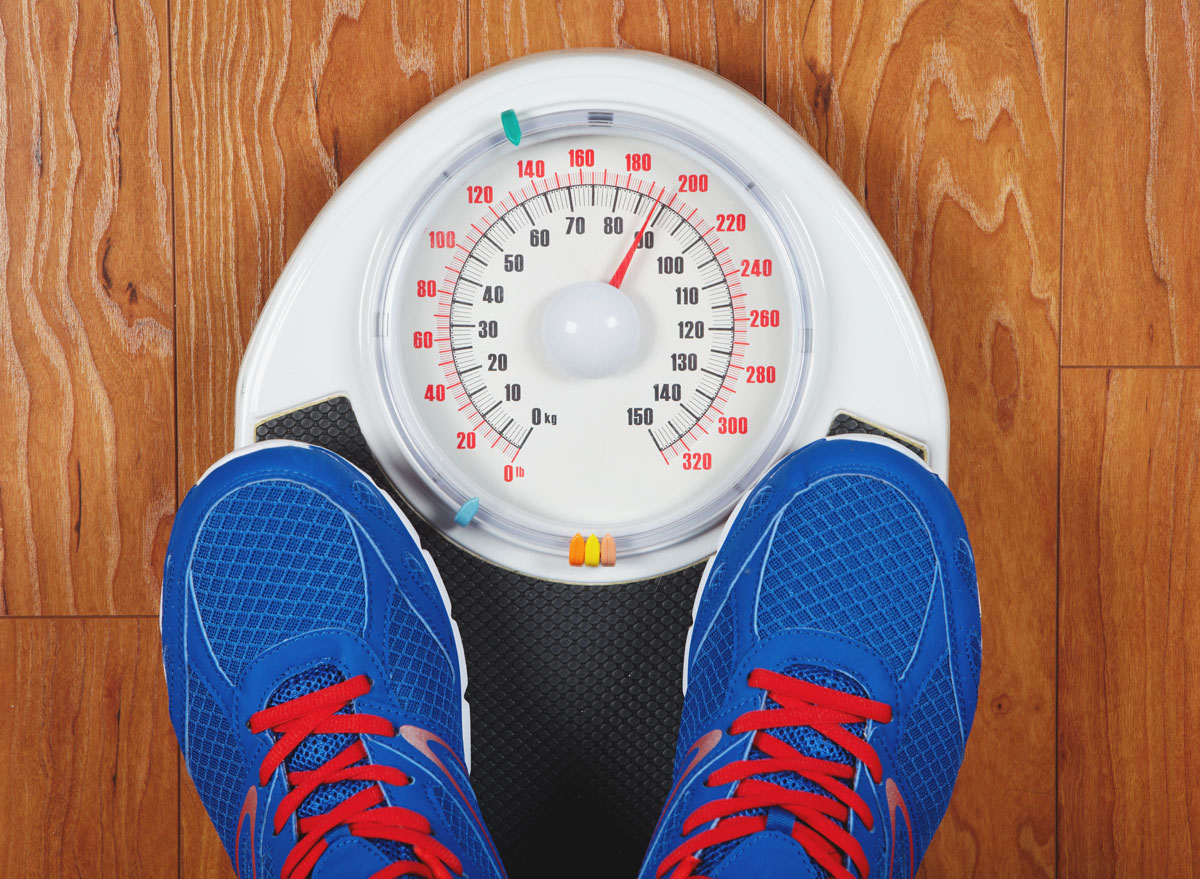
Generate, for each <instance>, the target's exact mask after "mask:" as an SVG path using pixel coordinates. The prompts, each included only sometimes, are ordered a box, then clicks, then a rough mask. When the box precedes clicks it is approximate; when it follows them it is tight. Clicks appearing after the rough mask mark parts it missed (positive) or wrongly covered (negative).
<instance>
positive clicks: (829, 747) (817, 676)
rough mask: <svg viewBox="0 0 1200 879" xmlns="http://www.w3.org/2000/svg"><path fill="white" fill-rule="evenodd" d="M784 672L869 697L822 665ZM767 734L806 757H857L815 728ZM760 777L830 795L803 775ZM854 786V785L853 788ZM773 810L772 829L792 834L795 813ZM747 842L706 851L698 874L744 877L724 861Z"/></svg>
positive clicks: (859, 727) (802, 876)
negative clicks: (728, 870)
mask: <svg viewBox="0 0 1200 879" xmlns="http://www.w3.org/2000/svg"><path fill="white" fill-rule="evenodd" d="M782 672H783V674H785V675H788V676H789V677H793V678H796V679H797V680H801V681H805V682H806V683H810V684H816V685H817V686H818V687H826V688H827V689H830V690H836V691H838V692H839V693H849V694H850V695H852V696H866V695H867V693H866V690H864V689H863V688H862V686H860V685H859V684H858V683H857V682H856V681H854V680H853V679H851V678H850V677H848V676H846V675H844V674H842V673H841V672H838V671H833V670H830V669H827V668H822V667H820V666H813V665H793V666H789V667H788V668H785V669H782ZM764 707H765V708H778V707H779V705H778V703H776V702H775V701H773V700H771V699H768V700H767V703H766V705H765V706H764ZM865 726H866V725H865V724H862V723H856V724H851V725H848V726H847V727H846V729H847V730H849V731H850V732H852V733H853V734H854V735H856V736H860V737H861V736H862V735H864V733H865V732H866V729H865ZM767 732H768V733H769V734H770V735H773V736H774V737H775V738H777V739H779V740H780V741H781V742H784V743H786V744H788V745H791V746H792V747H793V748H795V749H796V750H797V751H799V752H800V753H801V754H803V755H805V756H806V757H815V758H816V759H818V760H830V761H833V762H837V763H851V764H853V760H854V758H853V756H852V755H851V754H850V752H849V751H847V750H846V749H845V748H843V747H842V746H841V745H838V744H836V743H834V742H833V741H831V740H830V739H828V738H826V737H825V736H823V735H821V733H819V732H817V731H816V730H815V729H813V728H812V727H808V726H800V727H796V726H785V727H779V728H777V729H772V730H767ZM766 756H767V755H765V754H763V753H762V752H761V751H752V752H751V754H750V757H749V759H751V760H762V759H766ZM759 778H761V779H762V780H763V781H769V782H771V783H772V784H777V785H779V786H780V787H782V788H787V789H788V790H801V791H806V792H808V793H816V794H821V795H822V796H828V794H827V792H826V791H825V789H824V788H822V787H821V786H819V785H817V784H816V783H814V782H812V781H809V780H808V779H807V778H804V777H803V776H800V775H797V774H796V773H795V772H771V773H768V774H766V775H762V776H759ZM852 784H853V782H851V785H852ZM767 811H768V810H766V809H750V810H747V811H745V812H739V813H737V814H739V815H762V814H764V813H766V812H767ZM770 811H771V814H770V815H769V816H768V829H776V830H777V831H782V832H783V833H784V834H786V833H788V832H789V831H790V828H791V826H792V816H791V814H790V813H787V812H785V811H784V810H783V809H773V810H770ZM772 835H776V834H772ZM744 841H745V840H744V839H741V840H738V839H735V840H733V841H731V842H726V843H722V844H721V845H717V846H713V847H712V848H709V849H706V850H705V851H704V853H703V854H702V856H701V859H700V867H699V868H698V869H697V871H696V872H697V873H699V874H700V875H702V876H713V877H717V879H737V877H740V876H741V873H737V872H734V873H730V874H729V876H728V877H727V876H726V874H725V872H722V870H721V862H722V861H724V860H725V859H726V857H727V856H728V855H729V854H730V853H731V852H732V851H733V849H735V848H737V847H738V845H740V844H741V843H742V842H744ZM759 844H760V843H757V842H756V843H755V845H759ZM793 844H794V847H795V849H796V851H797V852H798V853H799V854H798V856H797V857H799V858H800V859H802V860H803V861H805V862H807V863H812V861H811V859H810V858H809V857H808V855H807V854H806V853H805V852H804V850H803V848H801V847H800V845H799V843H793ZM730 866H731V867H733V866H734V865H733V864H731V865H730ZM812 867H813V870H814V872H813V875H814V876H818V877H820V876H824V875H825V874H824V871H822V870H820V868H818V867H817V866H816V864H815V863H812ZM791 869H792V870H793V874H794V875H796V876H797V879H807V875H808V874H806V873H803V872H800V873H796V872H795V870H796V868H794V867H793V868H791Z"/></svg>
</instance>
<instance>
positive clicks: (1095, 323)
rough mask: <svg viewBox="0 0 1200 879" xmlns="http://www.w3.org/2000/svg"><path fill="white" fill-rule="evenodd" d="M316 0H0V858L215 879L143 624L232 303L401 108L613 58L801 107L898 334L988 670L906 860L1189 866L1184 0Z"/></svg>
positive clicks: (1191, 394)
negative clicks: (514, 71)
mask: <svg viewBox="0 0 1200 879" xmlns="http://www.w3.org/2000/svg"><path fill="white" fill-rule="evenodd" d="M287 6H290V7H291V9H290V11H287V12H284V11H278V10H280V9H282V8H285V7H287ZM316 6H317V4H316V3H294V4H284V3H275V2H273V3H267V4H261V3H258V2H254V0H227V2H219V0H213V2H194V3H189V2H179V0H176V2H173V3H169V2H167V0H113V2H111V3H99V2H87V3H83V2H80V3H79V4H78V5H77V6H74V5H71V4H70V3H66V2H39V3H36V4H35V3H32V2H30V0H2V2H0V54H2V55H3V60H4V63H3V66H2V67H0V91H2V92H3V94H4V100H3V101H2V102H0V156H2V159H3V170H2V173H3V186H2V188H0V267H2V270H3V276H4V292H3V295H2V296H0V449H2V450H3V451H2V453H0V538H2V539H0V614H3V615H4V616H0V669H4V671H3V672H0V712H2V719H0V792H2V794H0V828H3V830H0V873H3V875H6V876H47V877H48V876H59V875H66V874H71V875H80V876H88V877H92V876H119V877H125V876H129V877H165V876H172V877H173V876H176V875H179V876H184V877H201V876H213V877H224V876H228V875H230V871H229V867H228V865H227V863H225V861H224V855H223V853H222V852H221V851H220V848H219V844H218V843H217V842H216V837H215V834H214V833H213V831H212V830H211V829H210V828H209V826H208V824H207V821H206V820H204V818H203V812H202V810H201V808H200V806H199V803H198V800H197V797H196V795H195V793H194V791H193V789H192V787H191V783H190V781H188V780H187V775H186V773H181V772H180V771H179V762H178V757H177V753H178V752H177V748H176V745H175V741H174V737H173V735H172V732H171V729H170V724H169V722H168V719H167V713H166V696H165V690H164V686H163V676H162V671H161V667H160V664H159V655H158V633H157V626H156V622H155V614H156V612H157V595H158V587H159V572H160V569H161V566H162V562H163V555H164V551H165V545H166V539H167V535H168V531H169V528H170V523H171V516H172V512H173V510H174V508H175V504H176V501H177V499H178V498H179V497H180V496H181V494H182V492H183V491H184V490H185V489H186V488H187V487H188V486H189V485H190V484H191V483H192V482H193V481H194V480H195V479H196V478H197V477H198V476H199V474H200V473H201V472H202V470H203V469H204V468H205V467H206V466H207V465H208V464H209V463H210V462H211V461H212V460H214V459H215V458H216V457H218V456H219V455H220V454H222V453H223V452H225V451H227V450H228V449H229V448H230V445H231V442H232V427H231V418H232V413H233V406H232V402H233V389H234V378H235V375H236V372H237V368H238V361H239V357H240V355H241V352H242V350H243V348H244V347H245V344H246V342H247V340H248V339H249V336H250V332H251V329H252V328H253V326H254V321H255V317H256V315H257V314H258V312H259V310H260V309H261V307H262V305H263V301H264V299H265V298H266V296H267V293H268V292H269V290H270V288H271V285H272V283H273V281H274V280H275V278H276V276H277V275H278V274H279V272H280V270H281V268H282V267H283V264H284V262H285V260H286V259H287V257H288V255H289V253H290V251H291V250H292V248H293V247H294V246H295V245H296V243H297V241H298V240H299V238H300V235H301V234H302V232H303V231H304V229H305V227H306V226H307V225H308V224H309V222H310V221H311V220H312V219H313V217H314V216H315V214H316V213H317V211H318V210H319V209H320V207H321V205H322V204H323V203H324V202H325V201H326V200H327V199H328V198H329V196H330V194H331V193H332V192H333V191H334V189H336V187H337V186H338V184H339V182H340V181H342V180H343V179H344V178H345V177H346V175H347V174H349V173H350V172H351V171H352V170H353V169H354V167H355V166H356V165H357V164H358V163H359V162H361V161H362V160H363V158H364V157H365V156H366V155H367V154H368V153H369V152H370V151H371V150H372V148H373V147H374V146H375V145H376V144H378V143H379V141H380V140H381V139H382V138H383V137H384V136H385V135H386V134H387V133H388V132H390V131H391V130H392V129H393V128H395V127H396V126H397V125H398V124H399V123H401V122H402V121H403V120H404V119H405V118H406V117H407V116H409V115H410V114H411V113H413V112H414V111H415V110H417V109H418V108H419V107H421V106H422V105H424V104H425V103H426V102H427V101H429V100H430V99H431V98H432V97H434V96H435V95H437V94H438V93H440V92H442V91H444V90H445V89H447V88H448V87H450V86H451V85H453V84H454V83H456V82H458V81H460V80H462V79H463V78H464V77H466V76H468V75H470V74H471V73H475V72H478V71H481V70H483V69H485V68H487V67H489V66H491V65H494V64H497V63H500V62H502V61H504V60H506V59H508V58H512V57H515V56H518V55H523V54H525V53H528V52H533V51H537V50H541V49H552V48H560V47H579V46H591V45H604V46H608V45H616V46H633V47H639V48H644V49H650V50H653V51H657V52H667V53H670V54H673V55H677V56H679V57H682V58H686V59H688V60H691V61H694V62H697V63H699V64H702V65H705V66H707V67H711V68H713V69H715V70H717V71H718V72H719V73H721V74H722V75H724V76H726V77H728V78H729V79H731V80H733V81H734V82H736V83H737V84H739V85H740V86H742V87H743V88H745V89H747V90H748V91H749V92H750V93H752V94H753V95H755V96H757V97H760V98H762V99H763V100H764V101H765V102H766V103H767V105H768V106H770V107H771V108H772V109H773V110H775V111H776V112H778V113H779V114H780V115H781V116H782V117H783V118H784V119H786V120H787V121H788V122H790V123H791V124H792V125H793V126H795V128H796V130H797V131H799V132H800V134H802V135H803V136H804V137H805V138H807V139H808V140H809V141H810V142H811V143H812V144H813V145H814V146H815V147H816V148H817V149H818V150H819V151H820V152H821V154H822V155H823V156H825V158H826V159H827V160H828V161H829V163H830V165H832V166H833V168H834V169H835V170H836V171H837V172H838V173H839V174H840V175H841V177H842V179H844V180H845V182H846V184H847V185H848V186H849V187H850V189H851V190H852V191H853V192H854V194H855V195H856V196H857V197H858V198H859V200H860V201H861V202H862V203H863V204H864V205H865V206H866V208H867V210H868V211H869V212H870V214H871V217H872V218H873V220H874V221H875V224H876V225H877V226H878V228H879V230H880V231H881V232H882V233H883V236H884V238H885V239H886V240H887V241H888V243H889V245H890V246H891V248H892V251H893V253H894V254H895V257H896V259H897V260H898V262H899V264H900V266H901V267H902V268H903V270H904V272H905V273H906V274H907V276H908V278H909V280H910V282H911V286H912V289H913V293H914V295H915V296H916V299H917V302H918V303H919V305H920V308H921V311H922V313H923V314H924V316H925V319H926V322H927V324H928V326H929V329H930V332H931V333H932V336H933V340H934V343H935V345H936V348H937V352H938V355H939V356H940V358H941V362H942V368H943V370H944V372H945V376H946V380H947V383H948V385H949V391H950V403H951V416H952V423H953V435H954V449H953V465H952V471H953V473H952V482H953V486H954V489H955V491H956V493H957V495H958V498H959V500H960V502H961V504H962V507H963V509H964V513H965V516H966V519H967V523H968V525H969V527H970V531H971V535H972V538H973V540H974V543H975V548H976V554H977V557H978V560H979V572H980V583H981V591H982V597H983V605H984V653H985V656H984V672H983V682H982V692H981V698H980V703H979V712H978V716H977V718H976V722H975V732H974V734H973V736H972V738H971V741H970V745H969V747H968V749H967V760H966V765H965V766H964V769H963V773H962V776H961V779H960V781H959V785H958V789H957V791H956V793H955V796H954V801H953V803H952V805H951V808H950V813H949V816H948V817H947V819H946V821H945V823H944V824H943V825H942V828H941V830H940V831H939V833H938V835H937V838H936V840H935V842H934V845H933V848H932V849H931V851H930V854H929V856H928V858H927V860H926V864H925V867H924V871H923V876H924V877H927V879H929V877H966V876H978V877H991V876H996V877H1005V879H1008V877H1044V876H1052V875H1058V876H1061V877H1064V879H1066V877H1071V879H1076V877H1079V879H1091V877H1104V876H1130V877H1133V876H1138V877H1141V876H1169V877H1180V876H1187V875H1192V874H1194V875H1200V782H1197V780H1196V779H1197V777H1198V774H1200V652H1198V648H1197V644H1198V643H1200V370H1198V367H1200V184H1198V182H1197V178H1198V175H1200V124H1198V123H1200V0H1144V2H1141V3H1139V2H1135V0H1130V2H1122V3H1116V2H1098V0H1092V2H1084V0H1074V2H1071V3H1070V5H1069V7H1068V8H1067V9H1065V10H1064V6H1063V4H1062V3H1060V2H1057V0H925V2H919V0H905V2H900V0H894V2H876V0H846V2H843V0H817V2H813V3H811V4H809V3H803V4H800V3H789V2H783V0H590V2H587V0H578V2H577V0H460V2H457V3H454V2H451V3H444V2H435V0H392V2H391V3H390V4H389V3H388V2H379V0H365V2H363V0H342V2H338V3H328V4H327V5H326V7H325V8H324V9H322V10H317V9H316ZM177 804H178V805H177ZM516 879H521V877H516Z"/></svg>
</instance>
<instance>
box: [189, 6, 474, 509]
mask: <svg viewBox="0 0 1200 879" xmlns="http://www.w3.org/2000/svg"><path fill="white" fill-rule="evenodd" d="M343 9H345V10H347V11H342V10H343ZM466 21H467V19H466V3H465V0H461V2H458V3H451V4H445V3H435V2H432V0H429V2H406V3H399V4H390V5H389V4H383V3H369V4H362V3H359V4H357V5H354V4H340V5H339V4H331V5H327V6H322V7H319V8H318V7H316V6H304V5H302V6H298V7H295V8H291V7H287V6H283V5H280V4H242V5H230V4H228V3H225V2H223V0H211V2H206V3H196V4H183V5H182V6H181V7H179V8H177V9H176V10H175V15H174V18H173V20H172V35H173V40H172V43H173V47H174V49H173V51H174V57H173V58H172V64H173V72H174V93H175V102H174V110H175V193H176V199H177V205H178V207H177V213H176V226H177V229H178V242H177V247H176V271H177V283H178V302H179V310H178V336H179V357H178V394H179V437H180V439H179V479H180V484H181V485H184V486H187V485H191V484H192V483H193V482H194V481H195V480H196V478H198V477H199V476H200V474H201V473H202V472H203V471H204V469H205V468H207V466H208V465H209V464H211V463H212V462H213V460H215V459H216V458H218V457H220V456H221V455H222V454H224V453H225V452H227V451H229V450H230V448H231V447H232V443H233V395H234V386H235V382H236V378H237V371H238V366H239V364H240V360H241V355H242V351H243V350H244V348H245V345H246V342H247V341H248V340H249V337H250V332H251V330H252V329H253V326H254V322H255V320H256V318H257V316H258V313H259V311H260V309H261V308H262V305H263V303H264V301H265V300H266V297H267V295H268V293H269V292H270V290H271V286H272V285H273V284H274V282H275V279H276V277H277V276H278V275H279V272H280V270H281V269H282V268H283V265H284V262H285V261H286V260H287V258H288V256H289V255H290V254H291V252H292V249H293V248H294V247H295V246H296V243H297V242H298V241H299V240H300V236H301V235H302V234H303V233H304V231H305V229H307V228H308V225H309V223H311V222H312V219H313V218H314V217H315V216H316V214H317V211H318V210H320V208H321V207H322V206H323V205H324V203H325V202H326V201H327V200H328V198H329V196H330V195H331V194H332V193H333V191H334V190H335V189H336V188H337V186H338V184H339V183H340V182H341V181H342V180H344V179H345V177H346V176H347V175H348V174H349V173H350V172H351V171H352V170H354V168H355V167H357V165H358V164H359V163H360V162H361V161H362V160H363V159H364V158H365V157H366V156H367V154H368V153H370V152H371V150H372V149H374V148H375V146H376V145H378V143H379V142H380V141H381V140H383V138H384V137H385V136H387V135H388V134H389V133H390V132H391V131H392V130H393V129H394V128H395V127H396V126H397V125H399V124H400V123H401V122H403V121H404V119H405V118H407V117H408V116H409V115H411V114H412V113H413V112H415V111H416V110H418V109H419V108H420V107H422V106H423V105H424V104H426V103H427V102H428V101H429V100H430V99H431V98H433V97H434V96H436V95H437V94H439V93H440V92H442V91H444V90H445V89H447V88H449V87H450V86H451V85H453V84H454V83H455V82H457V81H458V80H459V79H461V78H462V77H463V76H464V75H465V73H466V48H465V40H466Z"/></svg>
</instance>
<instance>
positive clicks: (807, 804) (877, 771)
mask: <svg viewBox="0 0 1200 879" xmlns="http://www.w3.org/2000/svg"><path fill="white" fill-rule="evenodd" d="M749 683H750V686H752V687H755V688H757V689H761V690H765V691H766V692H767V695H768V696H769V697H770V699H771V700H772V701H773V702H775V703H776V705H777V706H778V707H775V708H763V709H759V710H757V711H748V712H746V713H745V714H743V715H742V716H741V717H739V718H738V719H737V720H735V721H734V722H733V725H732V726H731V727H730V728H729V734H730V735H741V734H742V733H745V732H751V731H753V732H754V733H755V735H754V747H755V748H756V749H757V750H758V751H760V752H761V753H762V754H765V755H766V756H765V757H760V758H758V759H754V760H739V761H737V762H735V763H730V764H729V765H728V766H723V767H721V768H720V769H717V770H715V771H714V772H712V773H710V774H709V776H708V778H707V780H706V782H705V783H706V784H707V785H708V786H709V787H722V786H724V785H728V784H735V783H736V785H737V786H736V787H735V788H734V790H733V793H732V794H731V795H730V796H728V797H726V798H724V799H721V800H715V801H713V802H711V803H706V804H705V805H703V806H700V807H699V808H697V809H696V810H695V811H693V812H692V814H691V815H689V816H688V819H687V820H686V821H685V822H684V824H683V828H682V834H683V835H684V836H688V835H689V834H691V833H692V832H693V831H695V830H696V829H698V828H700V827H702V826H703V825H705V824H713V826H712V827H710V828H708V829H707V830H703V831H701V832H700V833H697V834H696V835H695V836H692V837H691V838H690V839H687V840H686V841H685V842H684V843H683V844H682V845H680V846H679V847H678V848H676V849H675V850H674V851H673V852H671V853H670V854H669V855H667V857H666V858H664V859H663V861H662V863H661V864H659V867H658V871H657V876H658V879H663V877H666V876H668V875H669V876H670V879H703V877H700V876H699V875H698V874H697V873H696V872H695V871H696V870H697V869H698V868H699V866H700V857H699V853H700V852H701V851H702V850H703V849H706V848H710V847H711V846H715V845H720V844H721V843H724V842H730V841H732V840H735V839H741V838H743V837H747V836H750V835H751V834H753V833H757V832H759V831H760V830H763V829H765V828H766V826H767V816H766V815H765V814H762V815H743V814H739V813H742V812H747V811H750V810H767V809H783V810H785V811H787V812H789V813H791V815H793V816H794V817H795V819H796V820H795V822H794V824H793V825H792V837H793V838H794V839H795V840H796V841H797V842H799V843H800V845H802V846H803V847H804V850H805V851H806V852H808V854H809V856H810V857H811V858H812V859H813V860H814V861H816V862H817V864H819V865H820V866H821V867H822V868H823V869H824V870H825V871H826V872H827V873H829V875H830V876H832V877H834V879H859V877H861V879H866V877H867V875H868V873H869V871H870V867H869V865H868V864H867V859H866V855H865V854H864V853H863V848H862V845H860V844H859V842H858V841H857V840H856V839H855V838H854V837H853V835H851V833H850V832H849V830H847V829H846V823H847V822H848V821H849V820H850V815H851V813H852V812H853V814H855V815H857V816H858V817H859V819H861V820H862V822H863V824H864V825H865V826H866V828H867V829H868V830H869V829H871V827H872V826H873V824H874V818H873V816H872V814H871V811H870V809H868V807H867V804H866V802H865V801H864V800H863V798H862V797H860V796H859V795H858V794H856V793H855V792H854V791H853V790H852V789H851V788H850V787H849V784H848V783H852V781H853V778H854V766H853V765H852V764H851V763H839V762H835V761H831V760H819V759H817V758H815V757H809V756H806V755H804V754H801V753H800V752H799V751H797V750H796V749H795V748H793V747H792V746H791V745H789V744H787V743H786V742H783V741H781V740H780V739H778V738H776V737H775V736H773V735H771V734H770V733H768V732H765V730H771V729H779V728H781V727H810V728H811V729H813V730H815V731H816V732H818V733H820V734H821V735H823V736H825V737H826V738H827V739H829V740H830V741H831V742H833V743H834V744H836V745H839V746H841V747H842V748H843V749H845V750H846V751H847V752H848V753H849V754H850V755H851V756H852V757H854V758H856V759H858V760H861V761H862V763H863V765H864V766H866V767H867V770H868V771H869V772H870V773H871V777H872V778H873V779H875V783H876V784H878V783H879V782H880V780H881V776H882V774H883V767H882V765H881V764H880V762H879V755H878V754H876V753H875V749H874V748H872V747H871V746H870V745H869V744H868V743H867V742H866V741H865V740H863V739H861V738H859V737H858V736H856V735H855V734H854V733H852V732H850V730H848V729H846V725H848V724H856V723H863V722H865V721H868V720H873V721H876V722H879V723H887V722H889V721H890V720H891V719H892V709H891V707H890V706H888V705H884V704H883V703H880V702H873V701H871V700H870V699H864V698H862V697H860V696H852V695H850V694H849V693H841V692H838V691H837V690H830V689H828V688H826V687H821V686H817V685H816V684H810V683H808V682H806V681H802V680H798V679H797V678H793V677H791V676H789V675H784V674H779V673H778V672H772V671H767V670H765V669H761V668H759V669H755V670H754V671H753V672H752V673H751V674H750V678H749ZM775 772H794V773H796V774H797V775H800V776H802V777H803V778H806V779H808V780H809V781H811V782H812V783H813V784H815V785H816V786H817V787H819V788H821V789H822V790H823V791H825V793H824V794H821V793H815V792H811V791H799V790H791V789H789V788H785V787H781V786H780V785H778V784H774V783H773V782H770V781H766V780H764V779H762V778H756V777H755V776H765V775H768V774H770V773H775ZM714 822H715V823H714ZM846 857H849V858H850V860H851V861H852V862H853V863H854V865H855V866H856V867H857V868H858V874H859V876H858V877H856V876H855V875H854V874H853V873H851V872H850V871H849V870H847V869H846V867H845V866H844V860H845V858H846Z"/></svg>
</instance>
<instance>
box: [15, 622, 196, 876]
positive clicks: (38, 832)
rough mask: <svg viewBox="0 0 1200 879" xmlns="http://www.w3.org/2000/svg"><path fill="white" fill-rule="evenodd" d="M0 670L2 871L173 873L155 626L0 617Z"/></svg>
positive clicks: (168, 753)
mask: <svg viewBox="0 0 1200 879" xmlns="http://www.w3.org/2000/svg"><path fill="white" fill-rule="evenodd" d="M0 668H4V669H5V674H3V675H0V705H3V706H4V711H3V714H2V715H0V761H3V768H2V770H0V777H2V778H3V779H4V796H3V797H0V824H2V825H3V826H4V839H5V843H4V845H3V846H0V865H2V869H3V873H4V875H6V876H68V875H70V876H143V877H147V879H159V877H167V876H171V877H174V876H175V875H176V871H177V860H178V845H177V842H176V836H177V830H176V820H175V809H176V807H175V802H176V769H175V740H174V736H172V735H171V722H170V720H169V719H168V717H167V695H166V688H165V686H164V681H163V672H162V657H161V653H160V652H159V641H158V624H157V621H156V620H155V619H154V618H153V617H150V618H142V619H130V618H121V619H103V618H91V619H86V620H64V619H54V620H28V619H26V620H13V619H0Z"/></svg>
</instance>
